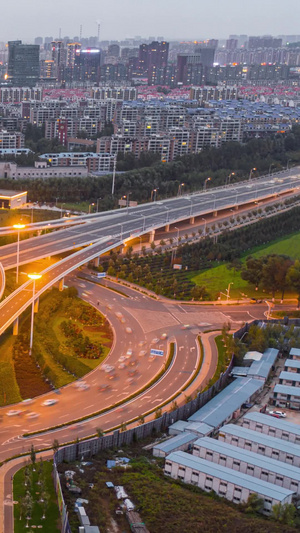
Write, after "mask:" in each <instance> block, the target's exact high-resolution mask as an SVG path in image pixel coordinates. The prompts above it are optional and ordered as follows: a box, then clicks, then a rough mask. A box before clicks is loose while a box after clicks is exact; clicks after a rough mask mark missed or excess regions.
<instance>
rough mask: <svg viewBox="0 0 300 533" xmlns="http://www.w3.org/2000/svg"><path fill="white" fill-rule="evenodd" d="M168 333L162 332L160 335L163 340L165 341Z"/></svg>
mask: <svg viewBox="0 0 300 533" xmlns="http://www.w3.org/2000/svg"><path fill="white" fill-rule="evenodd" d="M167 336H168V335H167V334H166V333H162V335H161V336H160V338H161V340H162V341H164V340H165V339H166V338H167Z"/></svg>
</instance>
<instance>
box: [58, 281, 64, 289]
mask: <svg viewBox="0 0 300 533" xmlns="http://www.w3.org/2000/svg"><path fill="white" fill-rule="evenodd" d="M64 282H65V278H61V279H60V280H59V285H58V289H59V290H60V291H63V290H64Z"/></svg>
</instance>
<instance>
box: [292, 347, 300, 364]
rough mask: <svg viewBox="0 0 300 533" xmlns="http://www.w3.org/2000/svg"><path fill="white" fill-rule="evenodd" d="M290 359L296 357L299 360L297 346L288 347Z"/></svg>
mask: <svg viewBox="0 0 300 533" xmlns="http://www.w3.org/2000/svg"><path fill="white" fill-rule="evenodd" d="M290 359H296V360H298V361H300V349H299V348H291V349H290Z"/></svg>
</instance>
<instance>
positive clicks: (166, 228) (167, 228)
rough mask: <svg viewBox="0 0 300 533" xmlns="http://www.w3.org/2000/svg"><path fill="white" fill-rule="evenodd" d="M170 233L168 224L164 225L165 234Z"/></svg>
mask: <svg viewBox="0 0 300 533" xmlns="http://www.w3.org/2000/svg"><path fill="white" fill-rule="evenodd" d="M169 231H170V224H166V225H165V232H166V233H168V232H169Z"/></svg>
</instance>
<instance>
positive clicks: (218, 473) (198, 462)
mask: <svg viewBox="0 0 300 533" xmlns="http://www.w3.org/2000/svg"><path fill="white" fill-rule="evenodd" d="M166 460H168V461H173V462H175V463H177V464H180V465H182V466H186V467H189V468H192V469H193V470H196V471H198V472H203V473H204V474H208V475H209V476H212V477H216V478H219V479H223V480H224V481H227V482H228V483H233V484H234V485H237V486H239V487H244V488H246V489H249V490H251V491H252V492H256V493H257V494H261V495H264V496H267V497H269V498H273V499H275V500H278V501H282V500H284V499H285V498H287V497H288V496H291V495H292V494H294V493H293V492H292V491H291V490H288V489H284V488H283V487H280V486H277V485H273V484H272V483H268V482H267V481H262V480H261V479H257V478H254V477H253V476H248V475H247V474H243V473H242V472H237V471H236V470H231V468H227V467H226V466H222V465H218V464H215V463H212V462H211V461H207V460H206V459H201V458H200V457H195V456H193V455H190V454H189V453H186V452H181V451H179V452H173V453H171V454H170V455H168V457H167V458H166Z"/></svg>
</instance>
